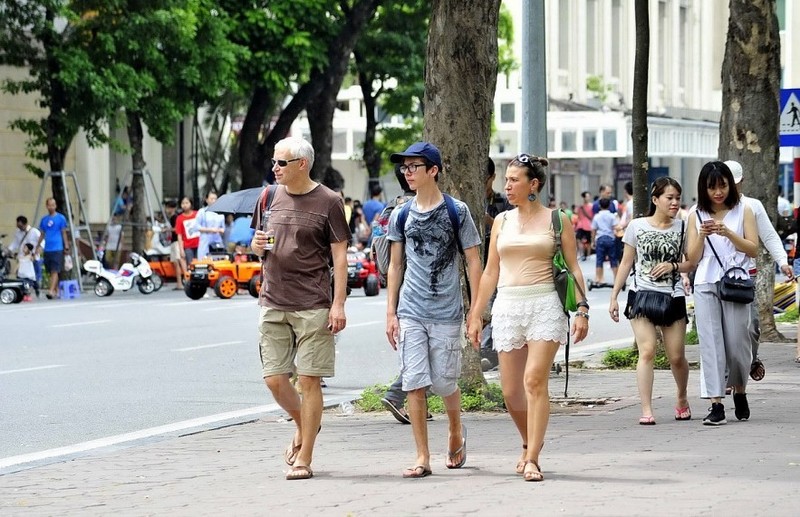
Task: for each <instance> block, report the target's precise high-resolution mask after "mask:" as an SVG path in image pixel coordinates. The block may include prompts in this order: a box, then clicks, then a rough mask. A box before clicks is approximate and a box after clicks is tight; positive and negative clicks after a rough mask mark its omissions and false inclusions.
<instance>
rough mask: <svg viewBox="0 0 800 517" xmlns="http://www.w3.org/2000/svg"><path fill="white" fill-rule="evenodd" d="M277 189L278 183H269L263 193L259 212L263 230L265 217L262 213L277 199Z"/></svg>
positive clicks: (260, 224)
mask: <svg viewBox="0 0 800 517" xmlns="http://www.w3.org/2000/svg"><path fill="white" fill-rule="evenodd" d="M277 191H278V186H277V185H267V186H266V187H264V191H263V192H262V193H261V213H260V214H258V222H259V226H260V227H261V230H262V231H263V230H264V218H263V217H262V215H263V214H264V212H265V211H266V210H268V209H269V207H271V206H272V201H273V200H274V199H275V192H277Z"/></svg>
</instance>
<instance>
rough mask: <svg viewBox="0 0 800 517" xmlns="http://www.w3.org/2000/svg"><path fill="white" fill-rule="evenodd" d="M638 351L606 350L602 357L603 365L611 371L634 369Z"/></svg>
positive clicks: (631, 349) (626, 349)
mask: <svg viewBox="0 0 800 517" xmlns="http://www.w3.org/2000/svg"><path fill="white" fill-rule="evenodd" d="M638 360H639V351H638V350H636V349H635V348H620V349H617V350H608V351H607V352H606V353H605V355H604V356H603V364H604V365H606V366H608V367H609V368H613V369H625V368H636V361H638Z"/></svg>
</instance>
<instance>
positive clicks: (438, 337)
mask: <svg viewBox="0 0 800 517" xmlns="http://www.w3.org/2000/svg"><path fill="white" fill-rule="evenodd" d="M399 322H400V339H399V342H398V351H399V352H400V353H399V356H400V377H401V378H402V380H403V391H413V390H417V389H422V388H427V387H429V386H430V389H431V391H432V392H433V393H435V394H436V395H440V396H442V397H446V396H448V395H452V394H453V392H455V391H456V389H457V388H458V377H459V375H460V374H461V334H462V326H461V323H456V322H453V323H430V322H429V323H423V322H421V321H417V320H414V319H409V318H400V319H399Z"/></svg>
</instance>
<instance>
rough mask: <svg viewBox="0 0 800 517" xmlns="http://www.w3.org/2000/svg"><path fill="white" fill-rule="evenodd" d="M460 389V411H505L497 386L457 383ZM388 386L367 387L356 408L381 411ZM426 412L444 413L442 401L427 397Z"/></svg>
mask: <svg viewBox="0 0 800 517" xmlns="http://www.w3.org/2000/svg"><path fill="white" fill-rule="evenodd" d="M459 385H460V387H461V409H462V410H463V411H502V410H505V401H504V400H503V390H502V389H501V388H500V386H499V385H498V384H486V385H480V386H477V387H468V386H467V385H466V384H464V383H459ZM387 389H389V386H387V385H385V384H376V385H374V386H369V387H367V388H366V389H364V391H363V392H362V393H361V400H359V401H358V407H359V408H360V409H361V410H362V411H383V410H384V407H383V404H381V398H383V395H384V393H386V390H387ZM428 411H430V412H431V413H444V412H445V408H444V400H443V399H442V397H440V396H438V395H430V396H429V397H428Z"/></svg>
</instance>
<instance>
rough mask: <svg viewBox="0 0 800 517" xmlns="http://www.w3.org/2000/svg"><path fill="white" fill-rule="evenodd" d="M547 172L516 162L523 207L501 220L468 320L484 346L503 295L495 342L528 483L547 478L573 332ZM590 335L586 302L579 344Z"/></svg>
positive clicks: (540, 162)
mask: <svg viewBox="0 0 800 517" xmlns="http://www.w3.org/2000/svg"><path fill="white" fill-rule="evenodd" d="M546 166H547V159H545V158H539V157H536V156H530V155H527V154H520V155H518V156H517V157H516V158H514V159H513V160H511V162H510V163H509V165H508V168H507V169H506V175H505V178H506V183H505V191H506V195H507V197H508V201H509V202H510V203H511V204H513V205H514V206H516V208H515V209H514V210H510V211H507V212H503V213H502V214H501V215H499V216H498V217H497V218H495V220H494V224H493V226H492V236H491V240H490V244H489V259H488V261H487V263H486V269H485V270H484V273H483V276H482V277H481V284H480V289H479V292H478V298H477V302H476V305H475V307H474V308H473V309H472V311H471V313H470V314H471V315H470V321H469V322H468V323H469V326H468V333H469V337H470V339H471V340H472V342H473V343H477V342H478V341H479V340H480V334H481V314H482V313H483V311H484V310H485V308H486V306H487V303H488V301H489V298H490V297H491V296H492V293H494V291H495V289H497V298H496V299H495V301H494V305H493V306H492V339H493V341H494V349H495V350H497V351H498V360H499V363H500V374H501V376H500V384H501V386H502V389H503V397H504V399H505V403H506V408H508V413H509V414H510V415H511V419H512V420H513V421H514V424H515V425H516V427H517V430H518V431H519V434H520V436H521V438H522V456H521V457H520V459H519V461H518V462H517V464H516V472H517V473H518V474H522V475H523V477H524V479H525V481H541V480H542V479H544V476H543V475H542V471H541V468H540V467H539V453H540V451H541V449H542V446H543V445H544V435H545V432H546V431H547V423H548V421H549V419H550V394H549V391H548V380H549V373H550V367H551V365H552V364H553V359H554V358H555V355H556V352H557V351H558V347H559V345H560V344H561V343H563V342H565V341H566V339H567V333H568V332H570V329H569V323H568V319H567V316H566V314H565V313H564V309H563V307H562V305H561V301H560V299H559V297H558V293H557V292H556V290H555V284H554V283H553V255H554V254H555V235H554V232H553V225H552V210H550V209H548V208H547V207H545V206H543V205H542V204H541V201H540V193H541V191H542V189H543V187H544V184H545V180H546V179H547V174H546V172H545V169H544V168H545V167H546ZM560 216H561V227H562V234H561V241H562V249H563V253H564V257H565V258H566V261H567V265H568V267H569V269H570V271H571V272H572V274H573V275H574V276H575V279H576V281H577V282H578V283H579V285H581V286H583V285H584V282H583V275H582V274H581V270H580V268H579V267H578V260H577V255H578V251H577V245H576V241H575V233H574V231H573V229H572V225H571V224H570V221H569V219H568V218H567V216H566V215H564V214H560ZM579 296H582V294H579ZM588 330H589V305H588V304H587V303H586V300H585V299H584V300H582V301H581V302H580V303H579V308H578V313H577V316H576V317H575V320H574V323H573V325H572V330H571V332H572V334H573V336H574V339H575V342H576V343H577V342H579V341H581V340H582V339H583V338H585V337H586V334H587V332H588ZM529 445H531V446H530V447H529Z"/></svg>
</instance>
